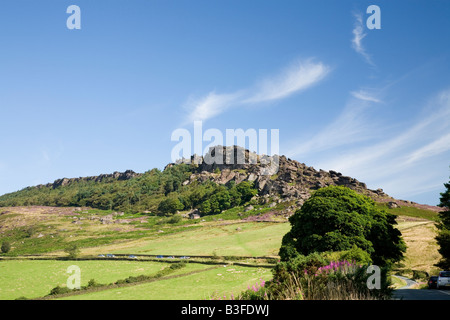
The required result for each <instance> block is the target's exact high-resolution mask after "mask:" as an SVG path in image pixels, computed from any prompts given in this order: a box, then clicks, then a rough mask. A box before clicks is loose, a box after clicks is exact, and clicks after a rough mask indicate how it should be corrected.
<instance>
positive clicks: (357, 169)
mask: <svg viewBox="0 0 450 320" xmlns="http://www.w3.org/2000/svg"><path fill="white" fill-rule="evenodd" d="M361 110H362V112H364V110H367V109H361ZM336 122H337V121H336ZM350 123H355V121H353V122H352V121H351V122H350ZM356 123H358V121H356ZM360 129H361V130H355V132H354V133H352V132H351V131H349V132H350V133H351V135H350V136H353V135H354V134H363V135H364V134H369V132H371V131H373V130H374V128H373V127H372V128H367V129H366V130H365V129H363V128H361V127H360ZM358 131H360V133H358ZM366 131H367V132H366ZM375 131H378V132H384V135H383V137H382V139H379V140H378V141H376V142H374V143H371V144H367V143H364V144H363V146H354V145H352V144H350V145H349V146H348V148H341V147H342V146H343V143H341V144H339V143H338V144H337V145H336V147H333V146H332V145H331V143H332V142H333V141H334V139H335V138H333V136H332V135H333V133H334V132H336V130H335V131H333V130H329V129H324V130H323V131H322V132H320V133H318V134H317V135H316V137H321V139H316V140H317V141H319V142H320V141H321V140H323V141H326V139H327V137H329V138H330V139H331V140H330V144H328V147H329V149H330V153H329V154H327V155H326V156H324V157H322V158H321V160H319V161H318V162H319V163H317V165H318V166H319V167H320V168H323V169H327V170H331V169H332V170H337V171H340V172H343V173H344V174H346V175H351V176H353V177H356V178H358V179H360V180H361V181H365V182H369V183H371V184H372V185H373V186H374V187H380V186H382V187H383V188H384V189H385V191H386V190H387V191H388V193H391V192H392V193H394V195H396V194H398V195H400V194H401V195H407V196H412V195H415V194H419V193H421V192H426V191H429V190H431V188H438V187H439V186H440V184H439V183H437V182H436V181H440V180H439V179H440V177H442V175H444V176H445V175H446V174H447V173H446V172H441V171H439V170H442V168H441V167H442V166H444V168H445V166H447V168H448V163H446V161H447V162H448V159H446V157H447V158H448V156H446V157H442V155H444V154H447V155H448V151H449V150H450V89H449V90H446V91H443V92H441V93H440V94H438V95H436V96H435V97H433V98H432V99H430V101H429V103H428V105H426V106H424V108H423V113H422V114H421V115H419V116H418V117H417V120H416V121H415V122H412V123H409V124H407V126H406V129H405V130H403V131H400V132H397V133H393V132H392V131H391V130H388V129H387V128H384V127H382V126H379V127H377V128H375ZM336 134H337V135H339V134H340V135H341V136H342V135H345V134H343V133H339V132H336ZM337 148H341V149H340V150H339V151H340V152H336V150H337ZM308 151H309V152H311V153H313V152H316V151H317V150H316V149H314V148H312V149H309V150H308ZM330 154H332V156H330ZM439 168H441V169H439Z"/></svg>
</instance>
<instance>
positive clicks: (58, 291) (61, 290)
mask: <svg viewBox="0 0 450 320" xmlns="http://www.w3.org/2000/svg"><path fill="white" fill-rule="evenodd" d="M71 291H72V290H70V289H69V288H67V287H60V286H56V287H54V288H53V289H52V290H50V293H49V295H51V296H54V295H57V294H65V293H69V292H71Z"/></svg>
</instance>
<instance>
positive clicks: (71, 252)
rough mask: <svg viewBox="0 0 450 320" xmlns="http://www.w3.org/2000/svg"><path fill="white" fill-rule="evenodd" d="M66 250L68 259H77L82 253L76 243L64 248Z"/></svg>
mask: <svg viewBox="0 0 450 320" xmlns="http://www.w3.org/2000/svg"><path fill="white" fill-rule="evenodd" d="M64 252H65V253H67V254H68V256H67V258H68V259H76V258H78V256H79V254H80V249H79V248H78V246H77V245H76V244H72V245H70V246H68V247H66V248H65V249H64Z"/></svg>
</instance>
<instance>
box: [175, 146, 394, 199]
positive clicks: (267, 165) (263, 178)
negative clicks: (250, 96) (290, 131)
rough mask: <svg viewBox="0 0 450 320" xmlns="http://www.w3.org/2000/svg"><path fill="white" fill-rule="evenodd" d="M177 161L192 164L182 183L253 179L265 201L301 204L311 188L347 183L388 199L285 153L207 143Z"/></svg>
mask: <svg viewBox="0 0 450 320" xmlns="http://www.w3.org/2000/svg"><path fill="white" fill-rule="evenodd" d="M212 160H216V161H212ZM217 160H218V161H217ZM180 162H184V163H190V164H193V165H194V166H195V167H196V169H195V172H194V173H193V174H192V175H191V176H190V177H189V179H188V180H186V181H184V182H183V185H188V184H190V183H193V182H194V181H198V182H205V181H208V180H209V181H213V182H215V183H218V184H227V183H229V182H230V181H234V182H235V183H236V184H238V183H240V182H242V181H250V182H252V181H253V182H254V183H255V187H256V188H257V189H258V196H259V197H263V198H267V201H269V200H268V198H269V197H272V198H273V197H275V198H279V201H290V200H295V201H296V203H297V205H302V204H303V202H304V201H305V200H306V199H308V198H309V197H310V195H311V192H312V191H313V190H317V189H319V188H322V187H326V186H330V185H337V186H345V187H349V188H351V189H353V190H355V191H357V192H359V193H362V194H365V195H368V196H370V197H371V198H373V199H375V200H377V199H392V198H391V197H389V196H388V195H387V194H385V193H384V192H383V190H382V189H377V190H371V189H368V188H367V186H366V184H365V183H363V182H360V181H358V180H356V179H355V178H352V177H348V176H344V175H342V174H341V173H339V172H336V171H333V170H330V171H324V170H321V169H320V170H316V169H314V167H310V166H307V165H305V164H304V163H300V162H298V161H295V160H291V159H289V158H287V157H285V156H278V155H275V156H267V155H257V154H256V153H254V152H250V151H249V150H247V149H244V148H242V147H238V146H232V147H223V146H215V147H211V148H210V150H209V152H208V153H207V154H206V155H205V156H204V157H202V156H197V155H193V156H192V157H191V158H190V159H188V160H187V159H183V160H180V161H178V163H180ZM274 164H275V165H274ZM173 165H176V163H172V164H169V165H168V166H166V168H167V167H169V166H173ZM263 203H264V201H263Z"/></svg>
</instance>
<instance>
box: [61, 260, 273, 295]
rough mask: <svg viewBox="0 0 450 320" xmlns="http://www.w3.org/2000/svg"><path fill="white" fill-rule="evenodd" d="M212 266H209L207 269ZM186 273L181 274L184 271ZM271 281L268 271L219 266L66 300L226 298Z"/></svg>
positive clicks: (270, 274) (265, 269)
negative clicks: (262, 282)
mask: <svg viewBox="0 0 450 320" xmlns="http://www.w3.org/2000/svg"><path fill="white" fill-rule="evenodd" d="M209 267H211V266H209ZM186 271H187V270H185V271H184V272H186ZM271 278H272V273H271V269H267V268H250V267H242V266H233V265H229V266H220V267H218V268H215V269H212V270H206V271H204V272H200V273H195V274H190V275H186V276H182V277H178V278H171V279H160V280H157V281H154V282H150V283H143V284H137V285H134V286H128V287H122V288H115V289H109V290H105V291H99V292H91V293H87V294H83V295H74V296H68V297H64V298H61V299H65V300H205V299H206V300H208V299H210V298H211V297H213V296H214V297H216V298H217V297H221V298H223V297H224V296H226V297H227V299H229V298H230V297H231V294H233V295H234V296H235V297H236V296H237V295H238V294H239V293H240V292H242V291H243V290H246V289H247V287H248V286H252V285H255V284H256V283H260V282H261V281H260V279H264V280H266V281H267V280H269V279H271Z"/></svg>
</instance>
